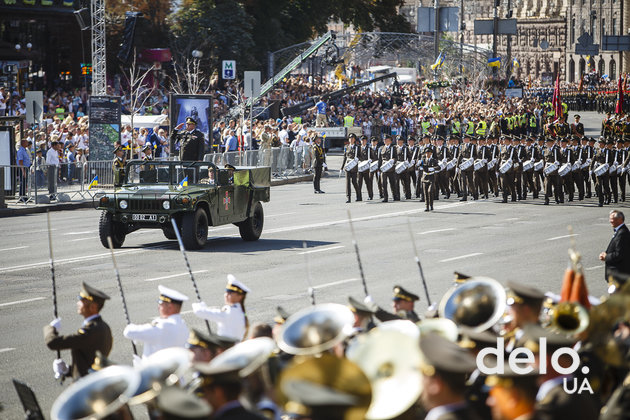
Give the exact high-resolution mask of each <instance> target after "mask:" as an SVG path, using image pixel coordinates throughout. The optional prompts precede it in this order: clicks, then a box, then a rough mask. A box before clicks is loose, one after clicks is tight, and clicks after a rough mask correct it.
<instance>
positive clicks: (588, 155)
mask: <svg viewBox="0 0 630 420" xmlns="http://www.w3.org/2000/svg"><path fill="white" fill-rule="evenodd" d="M596 153H597V150H596V149H595V139H594V138H593V137H591V138H589V139H588V145H586V146H584V160H583V163H586V161H590V162H591V163H592V162H593V159H594V158H595V154H596ZM590 166H591V165H590V164H589V165H585V166H584V167H583V168H582V178H583V179H584V187H585V192H586V195H585V197H586V198H591V197H592V196H593V190H592V183H591V179H593V180H595V176H594V175H592V174H591V168H590Z"/></svg>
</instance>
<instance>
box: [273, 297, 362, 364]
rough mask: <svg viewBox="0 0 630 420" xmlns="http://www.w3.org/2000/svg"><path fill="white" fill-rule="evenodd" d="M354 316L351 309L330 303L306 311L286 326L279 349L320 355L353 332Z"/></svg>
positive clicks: (301, 312) (280, 337) (294, 316)
mask: <svg viewBox="0 0 630 420" xmlns="http://www.w3.org/2000/svg"><path fill="white" fill-rule="evenodd" d="M353 324H354V315H353V314H352V311H351V310H350V309H348V307H347V306H344V305H340V304H337V303H326V304H320V305H314V306H311V307H308V308H304V309H302V310H300V311H298V312H296V313H295V314H293V315H291V316H290V317H289V318H288V319H287V321H286V322H285V323H284V325H283V326H282V330H281V331H280V335H279V338H278V347H280V349H281V350H283V351H284V352H286V353H289V354H293V355H303V356H304V355H306V356H308V355H316V354H319V353H323V352H325V351H327V350H330V349H332V348H333V347H334V346H335V345H337V344H339V343H341V342H342V341H343V340H345V339H346V338H347V337H349V336H350V335H351V334H352V333H353V328H352V325H353Z"/></svg>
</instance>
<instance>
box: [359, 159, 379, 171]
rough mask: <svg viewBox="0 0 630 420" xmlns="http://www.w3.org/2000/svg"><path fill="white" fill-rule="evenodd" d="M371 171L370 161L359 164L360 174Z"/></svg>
mask: <svg viewBox="0 0 630 420" xmlns="http://www.w3.org/2000/svg"><path fill="white" fill-rule="evenodd" d="M377 166H378V165H377ZM369 169H370V161H369V160H364V161H363V162H361V163H359V172H366V171H368V170H369Z"/></svg>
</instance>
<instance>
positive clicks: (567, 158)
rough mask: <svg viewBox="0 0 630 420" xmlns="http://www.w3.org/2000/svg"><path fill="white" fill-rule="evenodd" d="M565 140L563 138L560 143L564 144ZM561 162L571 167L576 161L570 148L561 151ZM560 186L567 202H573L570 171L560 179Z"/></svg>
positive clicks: (573, 187)
mask: <svg viewBox="0 0 630 420" xmlns="http://www.w3.org/2000/svg"><path fill="white" fill-rule="evenodd" d="M566 140H567V139H566V138H564V139H563V140H562V142H563V143H564V142H565V141H566ZM562 160H563V161H564V163H568V164H570V165H573V164H574V163H575V161H576V160H577V157H576V155H575V153H574V150H573V149H572V148H571V146H568V147H566V148H564V150H563V151H562ZM562 184H563V185H564V192H565V193H566V194H567V195H568V196H569V197H568V199H569V201H573V198H574V196H575V185H574V184H573V173H572V172H571V171H569V173H568V174H566V175H565V176H563V177H562Z"/></svg>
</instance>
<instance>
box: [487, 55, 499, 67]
mask: <svg viewBox="0 0 630 420" xmlns="http://www.w3.org/2000/svg"><path fill="white" fill-rule="evenodd" d="M488 67H498V68H501V57H497V58H488Z"/></svg>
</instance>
